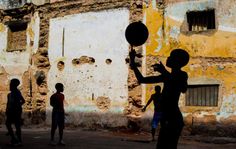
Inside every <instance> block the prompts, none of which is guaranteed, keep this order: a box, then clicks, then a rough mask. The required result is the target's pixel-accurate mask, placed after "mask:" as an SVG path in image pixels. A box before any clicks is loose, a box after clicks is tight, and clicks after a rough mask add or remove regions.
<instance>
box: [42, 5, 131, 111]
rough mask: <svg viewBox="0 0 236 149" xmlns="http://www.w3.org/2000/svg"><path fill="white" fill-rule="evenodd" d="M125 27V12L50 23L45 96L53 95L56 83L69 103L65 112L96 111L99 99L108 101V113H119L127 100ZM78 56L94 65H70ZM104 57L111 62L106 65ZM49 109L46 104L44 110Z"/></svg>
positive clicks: (79, 17) (84, 15) (60, 19)
mask: <svg viewBox="0 0 236 149" xmlns="http://www.w3.org/2000/svg"><path fill="white" fill-rule="evenodd" d="M128 24H129V11H128V10H127V9H113V10H107V11H100V12H88V13H81V14H76V15H69V16H65V17H61V18H54V19H51V20H50V32H49V49H48V52H49V60H50V64H51V68H50V70H49V73H48V88H49V91H50V93H49V96H50V95H52V93H53V92H55V88H54V85H55V84H56V83H57V82H61V83H63V84H64V86H65V91H64V94H65V97H66V100H67V102H68V104H69V105H68V106H66V111H67V112H68V111H71V112H77V111H81V112H100V111H101V110H99V109H98V108H97V106H96V99H97V97H99V96H106V97H109V98H110V99H111V108H110V109H109V112H115V113H120V112H123V109H124V106H125V105H126V104H127V98H128V85H127V79H128V65H127V64H126V63H125V58H126V57H127V55H128V49H129V45H128V43H127V42H126V40H125V36H124V33H125V29H126V27H127V26H128ZM63 28H64V29H65V33H64V39H65V40H64V57H63V56H62V39H63ZM81 56H89V57H93V58H94V59H95V63H94V64H92V65H91V64H83V65H79V66H74V65H73V64H72V60H73V59H74V58H80V57H81ZM108 58H109V59H111V60H112V63H111V64H110V65H108V64H106V62H105V61H106V59H108ZM60 60H63V61H64V62H65V68H64V70H63V71H59V70H58V68H57V63H58V61H60ZM92 94H94V99H92ZM50 108H51V107H50V105H49V102H48V104H47V109H48V110H50ZM48 110H47V111H48Z"/></svg>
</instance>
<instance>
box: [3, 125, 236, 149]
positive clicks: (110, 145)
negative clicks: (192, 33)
mask: <svg viewBox="0 0 236 149" xmlns="http://www.w3.org/2000/svg"><path fill="white" fill-rule="evenodd" d="M5 133H6V130H5V128H4V127H2V128H0V146H1V149H8V148H13V147H11V146H8V145H7V143H8V141H9V137H7V136H5ZM49 135H50V133H49V129H48V128H31V129H30V128H27V129H23V141H24V142H23V144H24V145H23V146H22V147H17V148H24V149H47V148H65V149H131V148H134V149H154V148H155V144H156V142H151V141H149V140H150V139H151V138H150V134H148V133H146V132H140V133H131V132H127V131H126V132H125V131H107V130H96V131H92V130H85V129H70V130H66V131H65V135H64V136H65V139H64V141H65V142H66V146H56V147H53V146H50V145H48V144H49ZM196 139H197V138H192V137H191V138H190V137H182V138H181V140H180V143H179V147H178V149H236V144H234V143H227V144H214V143H203V142H199V141H194V140H196Z"/></svg>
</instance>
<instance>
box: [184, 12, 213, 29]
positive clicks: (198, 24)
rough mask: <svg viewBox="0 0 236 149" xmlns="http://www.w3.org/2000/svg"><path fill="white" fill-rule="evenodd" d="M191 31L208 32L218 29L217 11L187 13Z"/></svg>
mask: <svg viewBox="0 0 236 149" xmlns="http://www.w3.org/2000/svg"><path fill="white" fill-rule="evenodd" d="M187 22H188V28H189V31H206V30H209V29H216V24H215V9H208V10H203V11H189V12H187Z"/></svg>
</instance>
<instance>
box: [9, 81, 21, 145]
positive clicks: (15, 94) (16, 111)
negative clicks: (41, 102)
mask: <svg viewBox="0 0 236 149" xmlns="http://www.w3.org/2000/svg"><path fill="white" fill-rule="evenodd" d="M18 85H20V81H19V80H18V79H12V80H11V82H10V91H11V92H10V93H9V94H8V95H7V107H6V127H7V130H8V134H9V135H10V136H11V142H10V144H11V145H14V146H19V145H22V139H21V124H22V119H21V114H22V105H23V104H24V103H25V100H24V98H23V96H22V95H21V92H20V91H19V90H18V89H17V86H18ZM12 124H15V128H16V137H15V135H14V132H13V129H12V127H11V125H12Z"/></svg>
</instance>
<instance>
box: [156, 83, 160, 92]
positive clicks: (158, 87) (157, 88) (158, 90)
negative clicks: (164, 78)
mask: <svg viewBox="0 0 236 149" xmlns="http://www.w3.org/2000/svg"><path fill="white" fill-rule="evenodd" d="M155 92H156V93H160V92H161V87H160V86H159V85H157V86H155Z"/></svg>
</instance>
